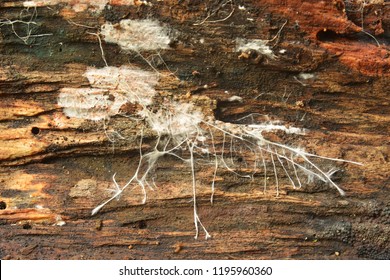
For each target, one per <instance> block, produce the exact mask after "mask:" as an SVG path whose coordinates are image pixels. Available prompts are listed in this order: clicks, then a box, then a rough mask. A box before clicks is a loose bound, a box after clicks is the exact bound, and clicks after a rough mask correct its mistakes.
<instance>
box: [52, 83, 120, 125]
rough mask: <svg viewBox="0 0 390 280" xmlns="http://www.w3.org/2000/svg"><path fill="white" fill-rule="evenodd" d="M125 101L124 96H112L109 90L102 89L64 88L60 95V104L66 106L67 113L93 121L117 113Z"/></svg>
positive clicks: (70, 115) (65, 111) (69, 115)
mask: <svg viewBox="0 0 390 280" xmlns="http://www.w3.org/2000/svg"><path fill="white" fill-rule="evenodd" d="M112 97H113V98H114V100H111V99H112ZM125 103H126V99H125V98H124V97H123V96H120V95H117V94H113V95H112V96H111V97H110V95H109V91H107V90H101V89H91V88H78V89H73V88H63V89H62V90H61V92H60V94H59V96H58V105H59V106H61V107H63V108H64V109H63V111H64V113H65V115H67V116H68V117H73V118H80V119H88V120H93V121H98V120H101V119H106V118H108V117H109V116H113V115H116V114H117V113H118V112H119V109H120V107H121V106H122V105H123V104H125Z"/></svg>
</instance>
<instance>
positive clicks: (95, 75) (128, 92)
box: [84, 66, 158, 106]
mask: <svg viewBox="0 0 390 280" xmlns="http://www.w3.org/2000/svg"><path fill="white" fill-rule="evenodd" d="M84 76H85V77H87V79H88V81H89V83H90V84H91V86H92V87H93V88H100V89H107V90H110V92H112V93H116V94H122V95H124V96H125V97H126V99H127V101H128V102H131V103H138V104H140V105H142V106H147V105H150V104H152V99H153V97H154V96H155V95H156V91H155V89H154V87H155V86H156V85H157V83H158V75H157V74H156V73H154V72H150V71H144V70H140V69H138V68H131V67H128V66H121V67H110V66H107V67H104V68H101V69H96V68H89V69H87V71H86V72H85V74H84Z"/></svg>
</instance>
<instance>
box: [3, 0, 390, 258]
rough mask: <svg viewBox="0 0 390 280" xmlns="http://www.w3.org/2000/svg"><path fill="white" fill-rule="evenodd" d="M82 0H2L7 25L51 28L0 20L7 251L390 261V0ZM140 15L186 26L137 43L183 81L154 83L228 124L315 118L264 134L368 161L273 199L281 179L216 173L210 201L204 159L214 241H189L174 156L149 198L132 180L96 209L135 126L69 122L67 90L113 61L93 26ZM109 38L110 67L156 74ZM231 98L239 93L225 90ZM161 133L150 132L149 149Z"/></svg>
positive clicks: (205, 212) (120, 166)
mask: <svg viewBox="0 0 390 280" xmlns="http://www.w3.org/2000/svg"><path fill="white" fill-rule="evenodd" d="M54 2H55V1H54ZM57 2H58V1H57ZM64 2H66V1H64ZM73 2H77V1H73ZM80 2H82V3H81V4H82V5H81V6H79V7H78V8H77V9H75V7H71V6H68V5H66V4H64V3H62V4H58V5H54V6H49V7H48V6H40V7H38V8H37V9H34V8H29V9H26V8H25V7H23V3H24V2H23V1H2V2H1V3H0V20H2V22H5V21H6V20H10V21H13V20H20V19H23V20H25V21H26V20H27V21H28V19H29V16H31V15H33V13H36V14H35V15H34V18H33V21H34V22H36V23H37V24H36V25H34V24H31V26H30V27H31V32H32V33H31V35H39V34H51V35H47V36H37V37H34V36H31V37H30V38H28V40H26V42H24V41H23V40H21V39H20V38H18V37H17V36H16V35H15V33H14V31H15V32H16V33H17V34H18V35H19V36H24V35H26V33H25V32H26V31H27V32H28V29H26V28H27V26H26V24H24V23H19V24H17V23H15V25H14V28H15V30H12V26H11V25H9V24H3V25H2V26H1V27H0V28H1V33H0V36H1V37H0V59H1V68H0V98H1V103H0V121H1V122H0V127H1V129H0V162H1V167H0V200H1V202H0V208H1V210H0V221H1V225H0V239H1V244H0V257H1V258H2V259H286V258H293V259H336V258H342V259H357V258H369V259H389V258H390V245H389V243H390V242H389V236H390V227H389V223H390V204H389V194H390V192H389V183H390V181H389V178H390V176H389V175H390V164H389V155H390V151H389V142H390V137H389V135H390V133H389V127H390V125H389V122H390V117H389V116H390V109H389V108H390V107H389V105H390V104H389V102H390V98H389V88H390V78H389V76H390V58H389V54H390V49H389V47H388V44H389V40H390V6H389V3H385V2H383V3H378V4H367V5H366V6H364V9H363V13H362V12H361V8H362V6H361V4H359V3H357V2H359V1H314V0H313V1H298V0H295V1H277V0H267V1H148V2H150V3H151V4H152V5H145V4H142V3H140V2H139V3H138V2H137V1H135V2H137V5H131V6H124V5H123V4H124V3H125V2H126V1H117V2H115V1H113V6H110V7H109V6H106V7H105V9H104V10H102V11H101V12H99V11H97V10H96V9H97V7H92V8H93V9H92V8H91V9H86V10H85V9H84V10H83V7H85V5H87V4H86V3H88V1H80ZM368 2H370V1H368ZM376 2H380V1H376ZM114 4H120V5H114ZM83 5H84V6H83ZM206 8H207V9H206ZM359 9H360V10H359ZM362 14H363V15H364V20H363V28H364V29H363V31H364V32H362V28H361V27H362V22H361V21H362V20H361V15H362ZM144 18H153V19H157V20H159V21H160V22H163V23H164V24H166V25H168V26H169V27H170V28H171V29H172V30H175V32H176V35H175V36H176V37H175V38H176V39H175V40H174V42H172V43H171V45H170V49H168V50H161V51H159V52H143V53H142V55H143V57H144V58H147V59H148V60H149V61H152V64H153V65H154V67H155V68H157V69H158V70H159V71H161V72H164V71H165V72H169V71H168V69H169V70H170V71H172V72H173V73H174V74H175V75H176V77H178V78H179V80H178V79H174V78H173V77H171V78H169V76H166V78H165V79H163V80H162V81H160V83H159V85H158V88H157V89H156V90H157V91H159V92H162V93H163V94H166V95H178V96H183V98H185V97H188V96H190V97H191V98H198V99H197V100H198V102H199V104H204V106H205V108H206V107H209V108H206V110H208V109H210V108H213V109H214V111H213V112H214V115H215V118H216V119H218V120H221V121H224V122H237V120H239V119H242V118H243V117H245V116H247V115H249V114H253V116H256V118H255V120H254V121H262V120H264V119H263V117H259V116H260V115H262V116H264V115H267V116H268V117H269V118H270V119H272V120H279V121H282V122H283V123H284V124H287V125H291V126H295V127H301V128H306V129H308V132H307V133H306V135H304V136H299V137H298V136H290V135H289V136H287V135H285V134H283V133H269V135H267V137H269V138H271V139H273V140H276V141H284V142H286V143H290V144H293V145H295V146H300V147H304V148H305V149H306V150H308V151H312V152H315V153H316V154H319V155H323V156H328V157H335V158H343V159H347V160H353V161H358V162H362V163H363V164H364V166H355V165H351V164H337V165H336V166H337V167H338V168H339V169H340V171H339V172H337V173H336V174H335V176H336V179H335V180H336V182H337V184H339V186H341V187H342V188H343V189H344V190H345V192H346V193H347V195H346V196H345V197H341V196H340V195H339V194H338V193H337V191H336V190H335V189H333V188H331V187H329V186H326V185H324V184H318V183H316V184H313V183H309V184H307V185H306V186H305V187H304V188H302V189H299V190H294V189H293V188H292V187H289V186H288V184H289V182H288V178H286V176H284V177H281V178H280V181H281V182H280V184H281V191H280V194H279V196H278V197H276V196H275V193H274V192H273V191H272V184H275V181H274V179H273V178H270V179H269V189H270V191H269V192H266V193H265V194H264V193H263V186H262V183H261V182H262V180H263V178H262V176H261V174H256V176H255V179H256V181H255V182H251V181H250V180H247V179H242V178H237V177H236V176H234V175H232V174H229V172H221V173H219V174H218V176H217V180H216V192H215V196H214V203H213V205H211V204H210V184H211V180H212V170H209V168H207V167H203V168H198V169H197V170H196V172H197V180H198V195H197V202H198V213H199V216H200V217H201V220H202V222H203V223H204V224H205V226H206V228H207V230H208V231H209V232H210V233H211V235H212V238H211V239H208V240H204V239H203V237H204V236H203V233H201V235H200V237H199V238H198V239H197V240H195V239H194V238H193V236H194V224H193V208H192V202H191V199H192V189H191V175H190V171H189V169H188V166H186V165H184V164H182V163H180V162H179V161H177V160H176V159H174V158H168V157H167V158H164V160H163V161H162V162H160V163H159V164H158V167H157V170H156V176H157V178H158V179H157V185H158V186H157V189H155V190H154V191H150V192H149V193H148V200H147V202H146V204H141V192H140V191H139V190H135V191H133V192H127V193H125V194H123V196H122V197H121V198H120V200H119V201H114V202H112V203H111V204H109V205H107V207H105V208H103V210H102V211H101V213H99V214H97V215H96V216H93V217H91V215H90V213H91V210H92V209H93V208H94V207H96V206H97V205H98V204H99V203H101V202H102V201H103V200H104V199H107V198H108V197H109V193H108V192H107V189H109V188H110V186H111V184H112V181H111V179H112V175H113V174H114V173H116V177H117V180H118V181H120V182H125V181H126V179H128V177H130V176H131V174H132V172H133V170H134V169H135V168H136V165H137V162H136V161H134V158H136V157H137V155H138V145H139V144H138V143H139V139H138V137H137V135H138V136H139V133H138V132H139V131H138V130H139V128H138V127H137V125H136V124H134V122H131V120H129V119H128V118H125V117H122V116H114V117H112V118H111V119H110V120H109V122H108V123H103V122H93V121H85V120H81V119H75V118H68V117H66V116H65V115H64V113H63V109H62V108H61V107H59V106H58V101H57V100H58V94H59V92H60V91H61V89H62V88H79V87H87V86H88V85H89V84H88V81H87V79H86V78H85V77H84V76H83V74H84V73H85V71H86V69H87V67H104V66H105V64H104V61H103V59H102V53H101V49H100V46H99V41H98V38H97V36H96V35H93V34H91V33H97V32H98V31H99V28H100V26H101V25H103V24H104V23H105V22H107V21H110V22H113V23H116V22H119V21H120V20H122V19H144ZM87 26H89V27H91V28H87ZM279 31H280V33H279V35H278V32H279ZM365 32H369V33H370V34H373V35H374V36H375V38H376V40H377V41H378V43H379V44H380V46H379V47H378V46H377V43H376V41H375V40H374V39H373V38H372V37H371V36H369V35H367V34H366V33H365ZM276 35H278V36H276ZM237 38H246V39H263V40H270V43H269V45H270V46H271V49H272V51H273V53H275V55H276V56H277V58H276V59H270V58H268V57H266V56H262V55H259V54H256V53H254V52H252V53H249V52H244V53H241V54H240V52H237V51H235V48H236V41H237ZM102 47H103V50H104V54H105V58H106V60H107V62H108V64H109V65H112V66H121V65H125V64H127V65H128V64H132V65H136V66H138V67H140V68H142V69H149V70H150V66H149V65H148V64H147V63H146V62H145V60H144V59H143V58H141V57H140V56H139V55H138V54H136V53H134V52H125V51H123V50H121V49H120V48H119V47H118V46H117V45H115V44H108V43H106V42H104V40H103V42H102ZM167 68H168V69H167ZM302 74H312V76H304V75H302ZM306 77H309V78H306ZM205 85H207V86H205ZM234 96H239V97H241V98H242V99H236V101H234V102H232V101H229V98H231V97H234ZM230 100H231V99H230ZM202 102H203V103H202ZM123 110H125V111H126V110H127V112H131V111H132V110H134V108H131V106H129V107H126V108H123ZM115 131H116V132H118V133H120V135H124V136H125V137H124V139H122V137H116V135H117V134H116V133H115ZM114 137H116V138H115V142H113V141H110V139H111V140H113V138H114ZM154 139H155V136H153V135H151V134H149V135H147V137H146V139H145V140H144V144H143V145H144V146H145V147H147V146H150V145H152V144H151V143H153V141H154ZM270 168H271V167H270ZM257 180H258V181H259V183H258V182H257Z"/></svg>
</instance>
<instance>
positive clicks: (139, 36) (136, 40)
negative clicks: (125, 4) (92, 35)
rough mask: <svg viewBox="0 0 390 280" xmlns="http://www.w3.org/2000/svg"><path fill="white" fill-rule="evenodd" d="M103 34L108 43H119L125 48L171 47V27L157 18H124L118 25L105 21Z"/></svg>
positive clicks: (102, 28)
mask: <svg viewBox="0 0 390 280" xmlns="http://www.w3.org/2000/svg"><path fill="white" fill-rule="evenodd" d="M101 34H102V35H103V36H104V40H105V41H106V42H108V43H114V44H118V45H119V46H120V47H121V48H122V49H123V50H128V51H135V52H140V51H144V50H160V49H169V43H170V42H171V38H170V37H169V29H168V28H167V27H164V26H162V25H161V24H160V22H159V21H157V20H151V19H144V20H130V19H124V20H121V21H120V22H119V24H118V25H113V24H111V23H105V24H103V26H102V27H101Z"/></svg>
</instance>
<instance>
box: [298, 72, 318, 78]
mask: <svg viewBox="0 0 390 280" xmlns="http://www.w3.org/2000/svg"><path fill="white" fill-rule="evenodd" d="M298 77H299V78H300V79H302V80H309V79H313V78H315V76H314V74H310V73H300V74H299V75H298Z"/></svg>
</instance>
